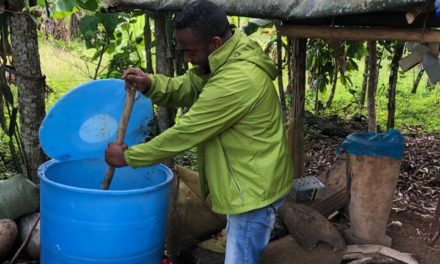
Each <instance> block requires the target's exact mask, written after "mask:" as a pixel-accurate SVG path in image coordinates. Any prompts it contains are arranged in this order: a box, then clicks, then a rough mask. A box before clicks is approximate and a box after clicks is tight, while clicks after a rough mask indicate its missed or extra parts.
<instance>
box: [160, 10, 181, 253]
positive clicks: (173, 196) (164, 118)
mask: <svg viewBox="0 0 440 264" xmlns="http://www.w3.org/2000/svg"><path fill="white" fill-rule="evenodd" d="M166 19H167V18H166V15H163V14H156V15H155V19H154V26H155V34H156V35H155V37H156V72H157V73H159V74H163V75H167V76H173V75H174V67H173V58H172V57H170V56H167V51H168V40H167V34H166V26H165V23H166ZM173 112H174V111H173V110H172V109H170V108H166V107H161V106H159V107H158V110H157V115H158V121H159V122H158V125H159V131H160V133H162V132H164V131H165V130H166V129H168V128H169V127H171V126H172V125H173V123H174V115H173ZM165 164H166V165H167V166H169V167H170V168H171V169H173V172H174V165H175V161H174V159H169V160H167V161H166V162H165ZM174 175H176V173H175V172H174ZM178 194H179V181H178V180H177V178H176V177H174V179H173V181H172V183H171V191H170V197H169V205H168V223H167V235H166V251H167V255H168V257H169V258H170V259H171V260H174V259H175V257H176V256H177V254H178V245H177V241H178V238H177V237H175V235H176V234H178V233H179V232H176V230H175V229H176V228H178V226H179V225H178V224H177V223H178V217H177V211H176V205H177V199H178Z"/></svg>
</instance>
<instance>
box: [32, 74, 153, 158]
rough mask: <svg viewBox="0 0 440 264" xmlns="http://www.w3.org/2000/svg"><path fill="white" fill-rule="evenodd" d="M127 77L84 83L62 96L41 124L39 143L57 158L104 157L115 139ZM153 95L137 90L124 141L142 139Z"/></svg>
mask: <svg viewBox="0 0 440 264" xmlns="http://www.w3.org/2000/svg"><path fill="white" fill-rule="evenodd" d="M126 95H127V93H126V91H125V89H124V81H123V80H117V79H104V80H96V81H91V82H88V83H85V84H82V85H80V86H78V87H76V88H75V89H73V90H71V91H70V92H68V93H67V94H65V95H64V96H63V97H61V98H60V99H59V100H58V101H57V102H56V103H55V104H54V105H53V107H52V108H51V109H50V111H49V113H47V115H46V117H45V118H44V120H43V122H42V124H41V126H40V135H39V136H40V145H41V147H42V148H43V150H44V152H45V153H46V154H47V155H48V156H50V157H52V158H53V159H56V160H78V159H87V158H97V157H104V151H105V148H106V146H107V145H108V143H112V142H116V135H117V131H118V126H119V120H120V118H121V116H122V112H123V108H124V102H125V97H126ZM152 119H153V107H152V103H151V101H150V99H148V98H147V97H145V96H143V95H142V94H141V93H139V92H137V93H136V99H135V102H134V105H133V111H132V113H131V117H130V120H129V122H128V126H127V131H126V134H125V139H124V142H125V144H127V145H129V146H131V145H134V144H138V143H141V142H142V141H143V140H144V139H145V138H146V136H147V134H148V132H149V129H150V126H149V124H150V122H151V120H152Z"/></svg>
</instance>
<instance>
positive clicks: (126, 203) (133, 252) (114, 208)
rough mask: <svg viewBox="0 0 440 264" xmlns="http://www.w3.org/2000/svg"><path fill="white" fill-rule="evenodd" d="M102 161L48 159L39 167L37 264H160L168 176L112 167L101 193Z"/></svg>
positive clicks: (156, 169) (162, 171) (155, 169)
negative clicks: (39, 258) (111, 175)
mask: <svg viewBox="0 0 440 264" xmlns="http://www.w3.org/2000/svg"><path fill="white" fill-rule="evenodd" d="M105 170H106V164H105V162H104V161H103V160H102V159H96V158H95V159H83V160H70V161H69V160H68V161H56V160H50V161H48V162H46V163H44V164H42V165H41V166H40V168H39V171H38V173H39V176H40V180H41V181H40V188H41V190H40V195H41V197H40V206H41V208H40V213H41V223H40V225H41V231H40V232H41V233H40V235H41V263H42V264H52V263H75V264H80V263H81V264H82V263H84V264H87V263H109V264H110V263H111V264H113V263H121V264H122V263H124V264H135V263H142V264H150V263H152V264H156V263H160V261H161V258H162V256H163V252H164V246H163V245H164V237H165V225H166V217H167V207H168V193H169V188H170V182H171V179H172V172H171V170H170V169H169V168H167V167H165V166H164V165H161V164H159V165H155V166H152V167H144V168H138V169H132V168H129V167H124V168H119V169H116V172H115V175H114V178H113V181H112V184H111V186H110V190H101V189H100V183H101V181H102V180H103V178H104V175H105Z"/></svg>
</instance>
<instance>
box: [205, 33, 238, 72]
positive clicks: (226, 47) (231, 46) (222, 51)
mask: <svg viewBox="0 0 440 264" xmlns="http://www.w3.org/2000/svg"><path fill="white" fill-rule="evenodd" d="M241 36H242V34H241V32H240V30H238V29H236V30H235V31H234V34H233V35H232V37H231V38H229V39H228V40H227V41H226V42H225V43H224V44H223V45H222V46H221V47H220V48H218V49H217V50H215V51H214V52H213V53H211V55H209V57H208V61H209V67H210V69H211V74H215V73H216V72H217V71H218V69H219V68H220V67H221V66H223V64H225V63H226V61H227V60H228V58H229V56H230V55H231V54H232V52H233V51H234V50H235V49H236V47H237V45H238V43H239V41H240V39H241Z"/></svg>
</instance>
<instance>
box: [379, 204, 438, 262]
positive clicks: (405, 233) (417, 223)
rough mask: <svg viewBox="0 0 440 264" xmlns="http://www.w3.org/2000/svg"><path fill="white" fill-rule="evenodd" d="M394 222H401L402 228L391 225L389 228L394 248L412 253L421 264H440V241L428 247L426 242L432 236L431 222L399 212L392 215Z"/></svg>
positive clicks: (410, 213)
mask: <svg viewBox="0 0 440 264" xmlns="http://www.w3.org/2000/svg"><path fill="white" fill-rule="evenodd" d="M393 221H399V222H400V223H402V226H401V227H399V226H398V225H393V224H391V225H390V226H389V227H388V235H389V236H390V237H391V238H392V239H393V244H392V248H394V249H396V250H398V251H401V252H406V253H411V255H413V256H414V258H415V259H417V260H418V261H419V263H420V264H439V263H440V240H439V239H437V241H436V243H434V245H433V246H428V244H427V241H426V239H427V238H428V237H430V236H431V234H430V232H429V224H430V221H429V220H427V219H424V218H422V217H421V216H418V215H416V214H414V213H413V212H399V213H392V214H391V216H390V223H392V222H393Z"/></svg>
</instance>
